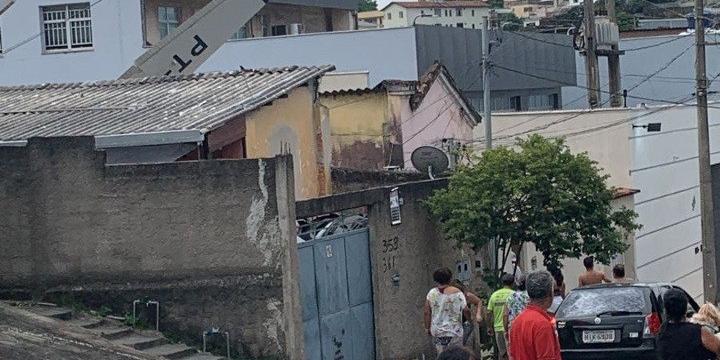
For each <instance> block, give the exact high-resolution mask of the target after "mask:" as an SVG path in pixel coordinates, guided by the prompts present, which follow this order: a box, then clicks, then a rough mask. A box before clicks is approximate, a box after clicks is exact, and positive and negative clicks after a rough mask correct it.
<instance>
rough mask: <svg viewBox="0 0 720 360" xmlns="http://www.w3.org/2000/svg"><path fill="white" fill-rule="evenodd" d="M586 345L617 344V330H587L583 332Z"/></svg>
mask: <svg viewBox="0 0 720 360" xmlns="http://www.w3.org/2000/svg"><path fill="white" fill-rule="evenodd" d="M582 341H583V343H585V344H604V343H611V342H615V330H585V331H583V332H582Z"/></svg>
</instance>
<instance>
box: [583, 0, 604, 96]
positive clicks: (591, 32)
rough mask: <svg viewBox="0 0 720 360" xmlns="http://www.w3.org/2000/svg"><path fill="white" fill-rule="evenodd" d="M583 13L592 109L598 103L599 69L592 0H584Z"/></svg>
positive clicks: (587, 75) (586, 63) (586, 72)
mask: <svg viewBox="0 0 720 360" xmlns="http://www.w3.org/2000/svg"><path fill="white" fill-rule="evenodd" d="M583 4H584V13H585V34H584V37H585V76H586V77H587V88H588V103H589V104H590V108H591V109H594V108H596V107H597V106H598V104H599V103H600V71H599V70H598V58H597V53H596V52H595V50H596V49H597V45H596V44H595V10H594V9H593V0H584V3H583Z"/></svg>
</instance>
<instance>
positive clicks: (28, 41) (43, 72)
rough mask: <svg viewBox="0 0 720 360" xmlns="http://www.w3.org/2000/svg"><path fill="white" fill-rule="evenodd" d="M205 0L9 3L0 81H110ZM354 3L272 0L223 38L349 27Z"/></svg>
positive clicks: (2, 23)
mask: <svg viewBox="0 0 720 360" xmlns="http://www.w3.org/2000/svg"><path fill="white" fill-rule="evenodd" d="M208 2H209V0H175V1H171V2H161V1H157V0H102V1H97V0H94V1H92V2H91V1H82V0H23V1H16V2H15V3H14V4H12V6H10V7H9V8H8V9H7V11H5V12H4V13H3V14H2V15H0V35H1V36H0V41H1V44H0V48H1V49H2V50H1V51H0V85H19V84H37V83H47V82H78V81H96V80H110V79H115V78H117V77H119V76H120V75H121V74H123V73H124V72H125V70H127V69H128V68H129V67H130V66H131V65H132V64H133V62H134V60H135V59H136V58H137V57H138V56H140V55H141V54H142V53H144V52H145V51H146V50H147V49H149V48H150V47H151V46H152V45H153V44H155V43H157V42H158V41H159V40H160V39H161V38H162V37H164V36H167V34H168V33H170V32H172V31H174V29H175V28H177V27H178V26H179V25H180V24H182V22H183V21H185V20H187V19H188V18H189V17H191V16H192V15H193V14H194V12H195V11H197V10H199V9H200V8H202V7H203V6H204V5H206V4H207V3H208ZM355 6H356V4H355V2H354V1H352V0H341V1H330V0H277V1H272V2H271V3H270V4H268V5H266V6H265V8H263V9H262V10H261V11H260V12H259V13H258V14H257V15H256V16H254V17H253V18H252V19H251V20H250V22H248V23H247V24H238V32H237V33H236V34H233V35H230V36H229V41H228V42H229V43H231V42H233V41H235V40H242V39H245V38H254V37H265V36H268V37H270V36H284V35H290V34H295V33H312V32H329V31H344V30H353V29H354V28H355V20H354V8H355ZM239 65H240V64H237V65H235V66H233V67H232V68H237V67H239ZM222 70H230V69H222Z"/></svg>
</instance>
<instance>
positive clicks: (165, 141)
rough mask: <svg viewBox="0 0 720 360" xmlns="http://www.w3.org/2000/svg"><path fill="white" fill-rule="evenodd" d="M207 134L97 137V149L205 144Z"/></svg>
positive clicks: (3, 143) (2, 144) (21, 142)
mask: <svg viewBox="0 0 720 360" xmlns="http://www.w3.org/2000/svg"><path fill="white" fill-rule="evenodd" d="M203 141H205V132H203V131H200V130H177V131H159V132H148V133H136V134H118V135H97V136H95V148H96V149H113V148H123V147H135V146H153V145H169V144H182V143H194V144H197V143H203ZM24 146H27V140H4V141H3V140H0V147H24Z"/></svg>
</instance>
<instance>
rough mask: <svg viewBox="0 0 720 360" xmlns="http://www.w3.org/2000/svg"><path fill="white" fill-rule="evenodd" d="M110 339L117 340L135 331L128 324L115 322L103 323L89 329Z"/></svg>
mask: <svg viewBox="0 0 720 360" xmlns="http://www.w3.org/2000/svg"><path fill="white" fill-rule="evenodd" d="M88 330H90V331H92V332H94V333H96V334H98V335H100V336H102V337H104V338H106V339H108V340H115V339H119V338H122V337H125V336H129V335H131V334H132V333H133V329H132V328H129V327H127V326H119V325H115V324H102V325H100V326H98V327H96V328H91V329H88Z"/></svg>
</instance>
